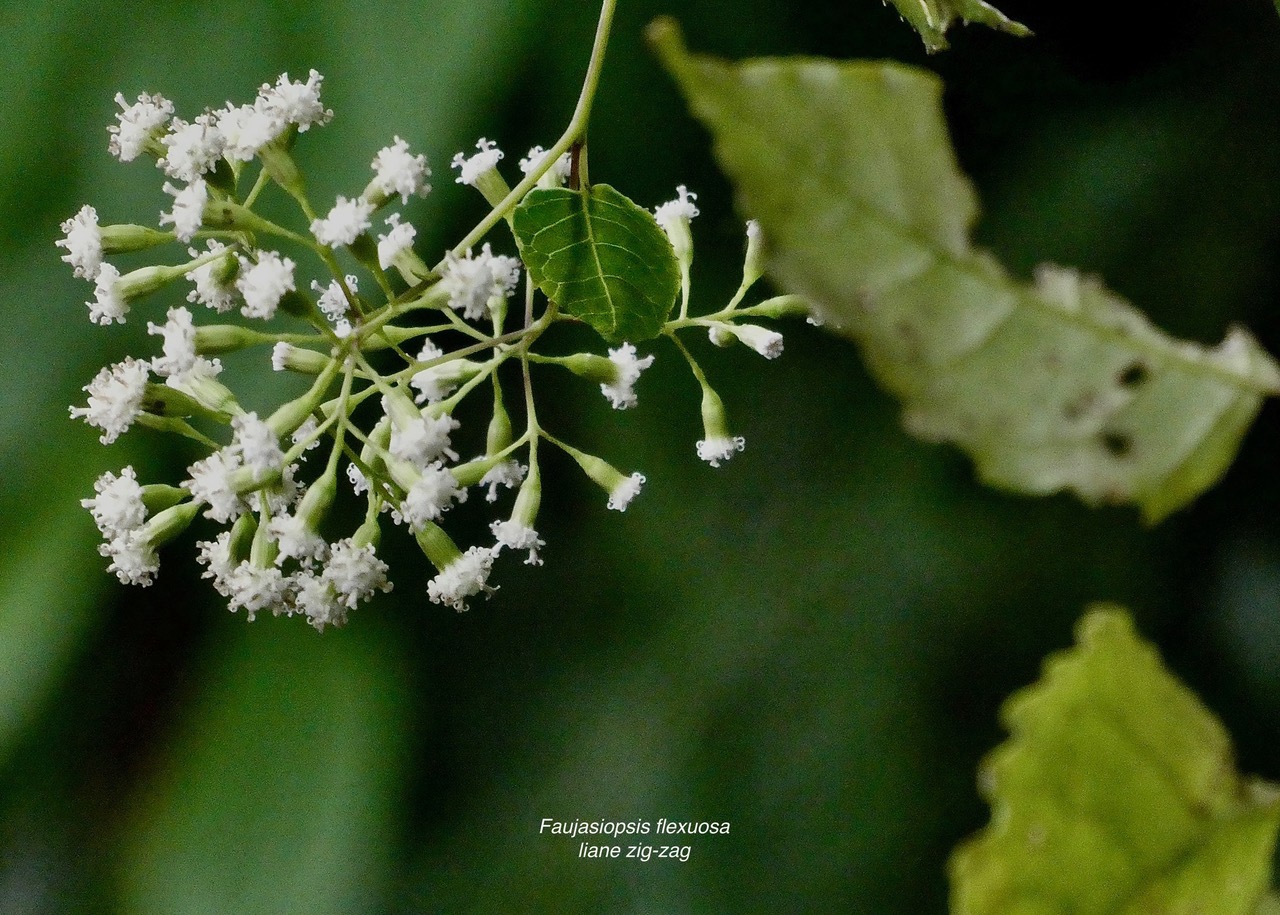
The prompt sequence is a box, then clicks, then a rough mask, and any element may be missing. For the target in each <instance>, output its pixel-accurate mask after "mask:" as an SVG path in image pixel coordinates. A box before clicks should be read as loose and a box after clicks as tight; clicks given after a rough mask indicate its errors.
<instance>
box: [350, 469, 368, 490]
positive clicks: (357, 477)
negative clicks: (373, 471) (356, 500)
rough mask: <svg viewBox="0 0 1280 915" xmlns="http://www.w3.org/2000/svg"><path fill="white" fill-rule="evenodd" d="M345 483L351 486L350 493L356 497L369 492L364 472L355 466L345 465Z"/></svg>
mask: <svg viewBox="0 0 1280 915" xmlns="http://www.w3.org/2000/svg"><path fill="white" fill-rule="evenodd" d="M347 481H348V482H349V483H350V484H351V491H352V492H354V493H355V494H356V495H357V496H361V495H364V494H365V493H367V492H368V491H369V480H368V478H367V477H365V475H364V472H363V471H362V470H361V469H360V468H359V467H357V466H356V465H355V464H348V465H347Z"/></svg>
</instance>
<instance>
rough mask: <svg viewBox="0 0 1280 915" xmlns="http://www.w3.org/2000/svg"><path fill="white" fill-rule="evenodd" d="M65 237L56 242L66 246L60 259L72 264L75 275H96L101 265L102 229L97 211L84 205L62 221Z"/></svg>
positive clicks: (90, 276)
mask: <svg viewBox="0 0 1280 915" xmlns="http://www.w3.org/2000/svg"><path fill="white" fill-rule="evenodd" d="M62 232H63V234H64V235H65V236H66V238H60V239H58V240H57V241H56V242H54V244H55V245H57V246H58V247H59V248H66V249H67V253H66V254H64V255H62V259H63V260H64V261H66V262H67V263H68V264H70V265H71V266H72V268H73V269H74V271H75V275H76V276H78V277H83V278H84V279H86V280H91V279H94V278H95V277H97V275H98V270H99V268H100V267H101V266H102V230H101V229H99V228H98V211H97V210H95V209H94V208H93V207H91V206H88V205H85V206H82V207H81V208H80V211H79V212H78V213H76V215H74V216H72V217H71V218H70V219H68V220H66V221H65V222H63V223H62Z"/></svg>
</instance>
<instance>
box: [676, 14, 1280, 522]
mask: <svg viewBox="0 0 1280 915" xmlns="http://www.w3.org/2000/svg"><path fill="white" fill-rule="evenodd" d="M651 37H652V39H653V41H654V43H655V45H656V46H657V47H658V50H659V52H660V53H661V55H662V57H663V59H664V61H665V63H666V65H667V67H668V68H669V69H670V71H671V72H672V74H673V75H674V76H675V78H676V80H677V81H678V82H679V84H680V86H681V88H682V89H683V90H684V93H685V95H686V97H687V99H688V102H689V105H690V107H691V108H692V110H693V112H694V114H695V115H696V116H697V117H698V118H699V119H700V120H702V122H703V123H704V124H705V125H706V126H707V127H708V128H709V129H710V130H711V133H712V135H713V137H714V139H715V151H716V155H717V158H718V159H719V162H720V164H721V166H722V167H723V168H724V170H725V172H726V173H727V174H728V175H729V177H730V179H731V180H732V181H733V183H734V186H735V188H736V190H737V193H738V197H739V200H740V203H741V206H742V208H743V209H744V210H745V211H746V212H747V213H748V214H749V215H751V216H753V217H755V218H756V219H758V220H759V221H760V224H761V226H762V227H763V231H764V236H765V239H766V240H767V242H768V249H769V251H768V262H769V271H770V274H771V277H772V278H773V279H774V281H775V282H777V283H778V284H779V285H780V286H781V287H783V288H784V289H786V290H788V291H791V292H795V293H799V294H801V295H804V296H806V297H807V298H809V299H810V301H811V302H812V304H813V307H814V310H815V312H816V313H817V314H818V316H819V317H821V318H822V319H823V320H824V321H825V322H826V323H827V324H828V325H829V326H830V327H831V329H832V330H834V331H835V332H837V333H841V334H844V335H846V336H848V337H850V338H852V339H853V340H855V341H857V342H858V343H859V344H860V345H861V347H862V350H863V354H864V356H865V357H866V360H867V362H868V363H869V366H870V369H871V371H872V373H873V374H874V375H875V376H876V378H877V379H878V380H879V382H880V383H881V384H882V385H883V386H884V387H885V388H887V389H888V390H889V391H891V392H892V393H893V394H895V395H896V396H898V397H899V398H900V399H901V400H902V402H903V407H904V422H905V424H906V426H907V428H908V429H909V430H910V431H912V432H913V433H915V434H916V435H918V436H920V437H921V438H924V439H927V440H931V441H951V442H954V443H956V444H957V445H959V446H960V447H961V448H963V449H964V450H965V451H966V452H968V453H969V455H970V456H971V457H972V458H973V460H974V461H975V463H976V465H977V469H978V473H979V474H980V476H981V477H982V478H983V479H984V480H985V481H986V482H988V483H990V484H992V485H994V486H999V487H1003V488H1007V489H1011V490H1014V491H1018V492H1024V493H1032V494H1048V493H1052V492H1057V491H1059V490H1071V491H1074V492H1076V493H1077V494H1079V495H1080V497H1081V498H1083V499H1084V500H1085V501H1086V502H1088V503H1090V504H1097V503H1102V502H1105V503H1122V502H1134V503H1137V504H1138V505H1139V506H1140V507H1141V508H1142V511H1143V512H1144V514H1145V515H1146V516H1147V518H1148V519H1149V520H1158V519H1160V518H1162V517H1164V516H1165V515H1167V514H1169V513H1170V512H1172V511H1174V510H1176V509H1178V508H1180V507H1182V506H1183V505H1185V504H1186V503H1187V502H1189V501H1191V500H1192V499H1193V498H1195V496H1197V495H1198V494H1199V493H1201V492H1202V491H1204V490H1205V489H1206V488H1208V487H1209V486H1211V485H1212V484H1213V483H1214V482H1215V481H1216V480H1217V479H1218V477H1220V476H1221V475H1222V473H1223V472H1224V471H1225V470H1226V468H1227V466H1228V465H1229V464H1230V462H1231V460H1232V458H1233V457H1234V456H1235V453H1236V451H1237V449H1238V446H1239V442H1240V439H1241V438H1242V437H1243V435H1244V433H1245V431H1246V430H1247V429H1248V427H1249V424H1250V423H1251V421H1252V420H1253V417H1254V416H1255V415H1256V414H1257V411H1258V409H1259V407H1260V406H1261V403H1262V400H1263V398H1264V397H1265V396H1267V395H1269V394H1274V393H1276V392H1277V391H1280V369H1278V368H1277V366H1276V364H1275V362H1273V361H1272V359H1271V357H1270V356H1268V355H1267V354H1266V353H1265V352H1264V351H1263V350H1262V349H1261V348H1260V347H1259V346H1258V345H1257V344H1256V342H1255V341H1254V340H1253V338H1252V337H1251V336H1250V335H1249V334H1248V333H1247V332H1246V331H1244V330H1241V329H1232V331H1231V332H1230V333H1229V334H1228V336H1227V338H1226V340H1225V341H1224V342H1223V343H1222V344H1221V345H1220V346H1219V347H1217V348H1215V349H1206V348H1204V347H1200V346H1196V345H1193V344H1190V343H1184V342H1180V341H1177V340H1174V339H1172V338H1170V337H1168V336H1167V335H1165V334H1164V333H1162V332H1161V331H1159V330H1158V329H1156V328H1155V327H1153V326H1152V325H1151V324H1150V323H1149V322H1148V321H1147V319H1146V318H1145V317H1144V316H1143V315H1142V314H1141V313H1140V312H1138V311H1137V310H1135V309H1134V308H1133V307H1132V306H1130V305H1129V304H1128V303H1127V302H1125V301H1124V300H1123V299H1121V298H1120V297H1119V296H1117V295H1115V294H1114V293H1112V292H1109V291H1107V290H1106V289H1105V288H1104V287H1103V286H1102V285H1101V284H1100V283H1099V282H1098V281H1096V280H1094V279H1091V278H1086V277H1082V276H1080V275H1079V274H1077V273H1075V272H1073V271H1071V270H1066V269H1062V268H1058V267H1044V268H1042V269H1041V270H1040V271H1039V273H1038V275H1037V279H1036V283H1035V284H1034V285H1027V284H1025V283H1022V282H1019V281H1016V280H1014V279H1013V278H1011V277H1010V276H1009V275H1008V274H1007V273H1006V272H1005V271H1004V269H1003V268H1002V267H1001V266H1000V265H999V264H998V263H996V262H995V260H994V259H993V258H992V257H991V256H990V255H989V254H987V253H986V252H984V251H981V250H978V249H975V248H973V247H972V246H971V244H970V241H969V233H970V229H971V227H972V224H973V222H974V220H975V219H976V216H977V211H978V205H977V200H976V198H975V196H974V193H973V189H972V188H971V186H970V184H969V181H968V179H967V178H966V177H965V176H964V175H963V174H962V173H961V172H960V170H959V167H958V166H957V164H956V161H955V155H954V153H953V151H952V149H951V145H950V142H949V139H948V136H947V130H946V124H945V122H944V120H943V117H942V111H941V105H940V97H941V84H940V82H939V81H938V79H937V78H936V77H935V76H933V75H932V74H929V73H926V72H924V71H921V70H917V69H913V68H910V67H906V66H902V65H898V64H893V63H837V62H832V61H824V60H813V59H805V60H770V59H764V60H754V61H747V62H745V63H742V64H738V65H731V64H727V63H725V62H723V61H720V60H716V59H714V58H709V57H704V56H700V55H691V54H688V53H686V52H685V50H684V47H683V44H682V42H681V39H680V36H679V33H678V31H677V29H676V27H675V26H674V25H673V24H670V23H669V22H664V21H660V22H658V23H655V25H654V26H653V27H651Z"/></svg>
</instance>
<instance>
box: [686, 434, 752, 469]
mask: <svg viewBox="0 0 1280 915" xmlns="http://www.w3.org/2000/svg"><path fill="white" fill-rule="evenodd" d="M745 447H747V440H746V439H745V438H743V437H742V436H741V435H736V436H734V437H732V438H730V437H729V436H727V435H719V436H714V437H712V438H704V439H700V440H699V441H698V457H700V458H702V460H704V461H706V462H707V463H708V464H710V465H711V466H712V467H719V466H720V462H721V461H727V460H729V458H731V457H733V456H734V455H735V454H737V453H738V452H739V451H741V450H742V449H743V448H745Z"/></svg>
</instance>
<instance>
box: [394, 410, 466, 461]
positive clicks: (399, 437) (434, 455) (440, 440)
mask: <svg viewBox="0 0 1280 915" xmlns="http://www.w3.org/2000/svg"><path fill="white" fill-rule="evenodd" d="M457 428H458V421H457V420H456V419H454V418H453V417H452V416H448V415H445V416H423V417H421V419H419V420H418V421H416V422H414V423H412V424H410V425H408V426H407V427H406V426H401V425H398V424H397V425H394V426H393V427H392V429H391V445H390V447H389V448H388V450H389V451H390V452H391V455H392V456H393V457H396V458H399V459H400V460H402V461H406V462H408V463H410V464H412V465H413V466H414V467H416V468H418V469H419V470H423V469H425V468H426V467H427V466H428V465H430V464H432V463H433V462H435V461H438V460H440V459H441V458H448V459H449V460H451V461H456V460H457V459H458V454H457V452H456V451H454V450H453V449H452V448H450V447H449V433H450V432H452V431H453V430H454V429H457Z"/></svg>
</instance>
